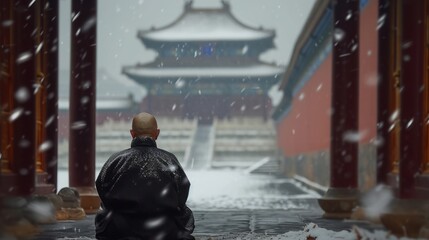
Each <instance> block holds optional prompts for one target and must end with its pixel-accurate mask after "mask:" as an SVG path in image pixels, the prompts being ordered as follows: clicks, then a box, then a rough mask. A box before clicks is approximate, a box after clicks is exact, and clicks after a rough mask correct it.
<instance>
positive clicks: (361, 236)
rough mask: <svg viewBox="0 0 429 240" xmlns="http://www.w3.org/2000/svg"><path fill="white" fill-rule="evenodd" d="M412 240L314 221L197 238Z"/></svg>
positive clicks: (198, 239)
mask: <svg viewBox="0 0 429 240" xmlns="http://www.w3.org/2000/svg"><path fill="white" fill-rule="evenodd" d="M221 239H222V240H256V239H257V240H335V239H338V240H339V239H341V240H412V238H407V237H400V238H398V237H396V236H394V235H391V234H390V233H388V232H386V231H381V230H377V231H374V232H370V231H368V230H365V229H361V228H358V227H354V228H353V229H351V230H350V231H346V230H343V231H340V232H335V231H331V230H327V229H325V228H320V227H318V226H317V225H316V224H314V223H309V224H307V226H305V227H304V229H303V230H301V231H290V232H287V233H284V234H278V235H265V234H256V233H240V234H227V235H222V236H215V237H214V236H207V237H205V236H202V237H198V236H197V237H196V240H221Z"/></svg>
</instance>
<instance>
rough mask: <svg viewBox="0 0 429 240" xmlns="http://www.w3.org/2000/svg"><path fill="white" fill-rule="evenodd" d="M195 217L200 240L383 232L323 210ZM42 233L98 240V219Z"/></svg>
mask: <svg viewBox="0 0 429 240" xmlns="http://www.w3.org/2000/svg"><path fill="white" fill-rule="evenodd" d="M314 201H316V200H314ZM313 206H314V205H313ZM194 215H195V221H196V228H195V232H194V236H195V237H196V239H200V240H203V239H217V238H219V239H220V238H221V237H222V236H227V234H240V233H255V234H262V235H277V234H283V233H285V232H288V231H299V230H302V229H303V228H304V226H305V225H307V224H308V223H315V224H317V225H318V226H319V227H321V228H326V229H329V230H333V231H341V230H351V229H352V228H353V226H359V227H361V228H364V229H367V230H375V229H383V227H382V226H380V225H374V224H371V223H368V222H363V221H352V220H330V219H324V218H322V212H321V210H320V209H317V208H311V209H289V210H279V209H274V210H270V209H254V210H252V209H248V210H211V211H210V210H197V211H194ZM41 230H42V231H41V233H40V234H39V235H38V236H37V237H36V238H35V239H70V238H78V239H94V215H88V216H87V217H86V218H85V219H84V220H79V221H60V222H57V223H55V224H48V225H43V226H41ZM222 239H228V238H222Z"/></svg>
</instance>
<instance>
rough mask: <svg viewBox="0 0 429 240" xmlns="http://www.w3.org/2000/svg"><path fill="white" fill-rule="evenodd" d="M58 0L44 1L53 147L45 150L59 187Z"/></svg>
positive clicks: (48, 114)
mask: <svg viewBox="0 0 429 240" xmlns="http://www.w3.org/2000/svg"><path fill="white" fill-rule="evenodd" d="M58 4H59V2H58V0H44V1H43V2H42V6H44V7H43V11H44V12H43V14H44V18H43V19H44V23H43V25H44V26H45V28H44V29H45V32H44V50H45V51H44V53H43V59H44V60H45V61H46V69H45V72H46V73H45V80H44V81H46V85H45V86H46V101H45V104H46V116H45V119H46V123H45V126H44V127H45V131H46V135H45V137H46V139H45V141H44V142H50V143H52V147H51V148H49V149H47V150H46V151H45V162H46V172H47V173H48V178H47V183H49V184H53V185H54V187H55V189H56V188H57V170H58V162H57V161H58V18H59V14H58Z"/></svg>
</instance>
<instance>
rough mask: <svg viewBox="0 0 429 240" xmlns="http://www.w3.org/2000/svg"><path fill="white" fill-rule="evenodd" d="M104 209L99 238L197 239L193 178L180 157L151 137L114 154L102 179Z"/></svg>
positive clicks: (99, 181) (99, 183) (99, 185)
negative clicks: (191, 190)
mask: <svg viewBox="0 0 429 240" xmlns="http://www.w3.org/2000/svg"><path fill="white" fill-rule="evenodd" d="M96 186H97V191H98V193H99V195H100V198H101V201H102V204H103V209H104V210H103V211H100V213H99V214H98V215H97V217H96V237H97V238H98V239H119V238H125V237H128V238H130V237H133V238H136V239H155V238H157V239H193V237H192V236H191V235H190V234H191V233H192V231H193V229H194V219H193V215H192V211H191V210H190V209H189V208H188V207H187V206H186V200H187V198H188V193H189V187H190V183H189V180H188V178H187V176H186V174H185V172H184V171H183V169H182V167H181V166H180V164H179V162H178V160H177V159H176V157H175V156H174V155H173V154H171V153H169V152H167V151H164V150H162V149H158V148H157V147H156V143H155V141H154V140H153V139H152V138H150V137H136V138H134V139H133V141H132V144H131V148H129V149H126V150H123V151H121V152H118V153H116V154H113V155H112V156H111V157H110V158H109V160H108V161H107V162H106V164H105V165H104V166H103V168H102V170H101V172H100V174H99V176H98V178H97V181H96Z"/></svg>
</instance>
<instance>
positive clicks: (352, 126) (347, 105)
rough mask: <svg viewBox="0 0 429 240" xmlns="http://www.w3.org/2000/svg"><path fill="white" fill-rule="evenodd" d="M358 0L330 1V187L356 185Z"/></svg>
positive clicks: (350, 186) (352, 186)
mask: <svg viewBox="0 0 429 240" xmlns="http://www.w3.org/2000/svg"><path fill="white" fill-rule="evenodd" d="M358 39H359V1H358V0H352V1H337V2H336V3H334V43H333V49H332V51H333V64H332V66H333V69H332V73H333V74H332V76H333V78H332V112H333V113H332V116H331V152H330V154H331V182H330V187H332V188H357V180H358V176H357V163H358V142H357V141H351V140H348V138H347V136H350V135H352V134H356V133H357V132H358V120H359V117H358V114H359V112H358V110H359V108H358V101H359V71H358V70H359V45H358Z"/></svg>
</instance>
